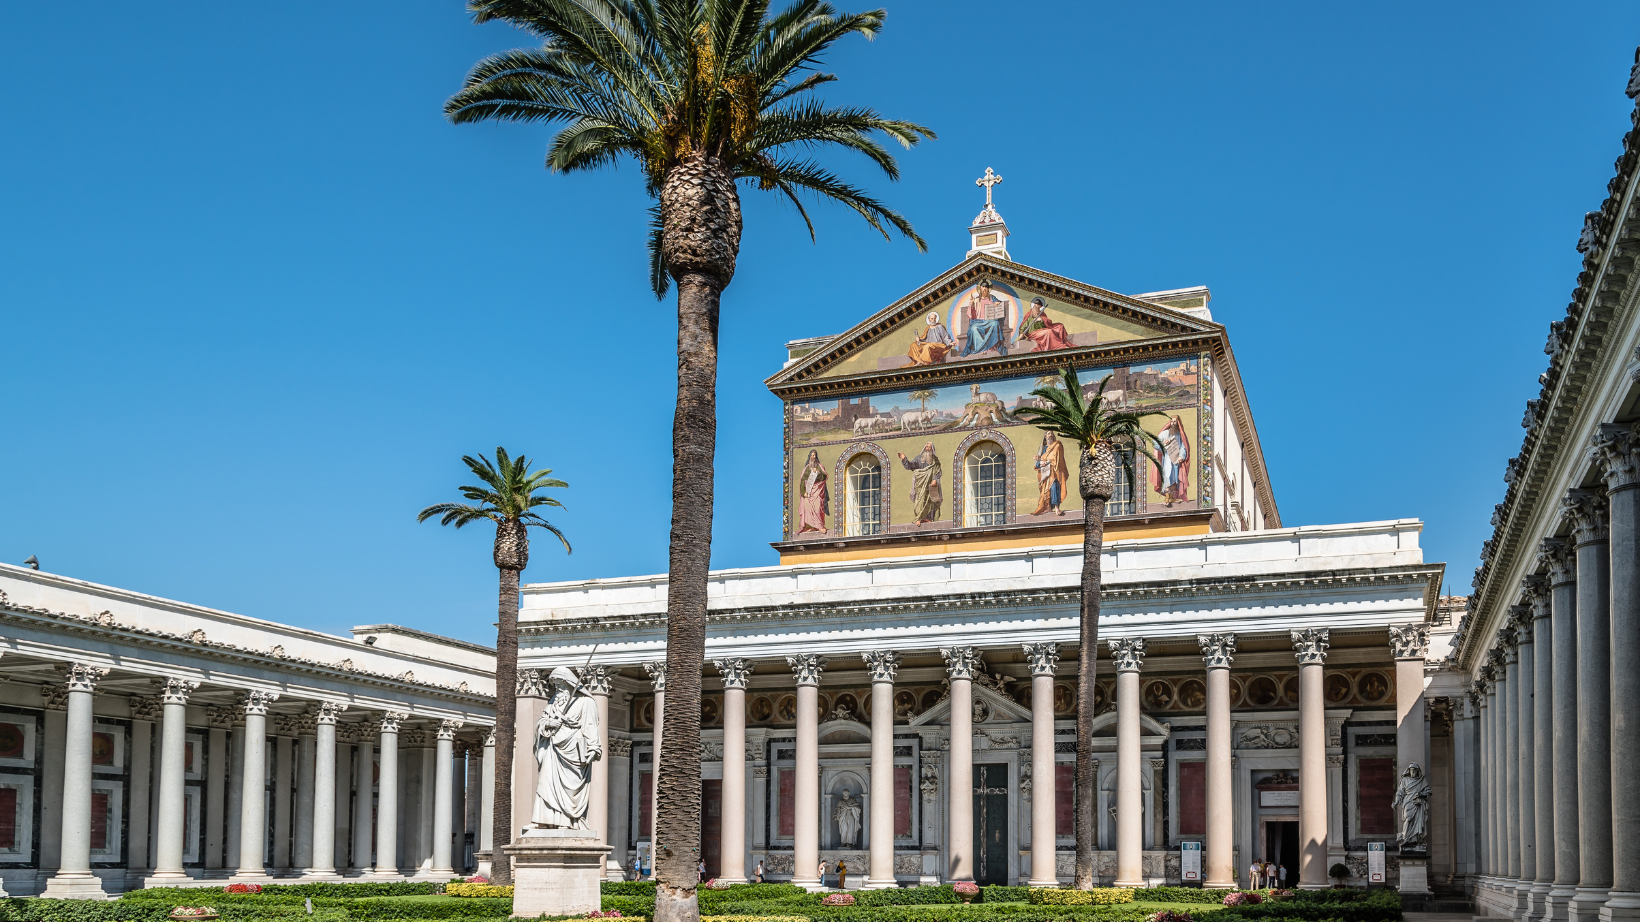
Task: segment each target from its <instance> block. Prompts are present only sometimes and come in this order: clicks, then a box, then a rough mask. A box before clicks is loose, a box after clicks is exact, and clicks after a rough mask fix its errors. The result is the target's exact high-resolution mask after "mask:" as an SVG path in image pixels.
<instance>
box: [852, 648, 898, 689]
mask: <svg viewBox="0 0 1640 922" xmlns="http://www.w3.org/2000/svg"><path fill="white" fill-rule="evenodd" d="M860 659H861V660H862V661H864V662H865V664H866V671H867V672H869V673H871V681H872V683H873V684H876V683H878V682H888V683H890V684H893V682H894V676H895V675H896V674H897V673H898V672H899V671H900V654H898V653H896V652H894V651H893V650H874V651H872V652H870V653H862V654H860Z"/></svg>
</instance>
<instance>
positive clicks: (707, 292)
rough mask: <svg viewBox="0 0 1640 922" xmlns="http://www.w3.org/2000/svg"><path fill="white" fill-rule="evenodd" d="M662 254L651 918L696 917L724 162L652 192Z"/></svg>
mask: <svg viewBox="0 0 1640 922" xmlns="http://www.w3.org/2000/svg"><path fill="white" fill-rule="evenodd" d="M660 206H661V227H662V232H661V255H662V258H663V259H664V260H665V263H666V267H667V270H668V271H669V272H670V273H671V275H672V278H673V280H674V281H675V282H676V283H677V286H678V407H677V412H676V414H675V415H674V416H673V417H672V536H671V548H670V551H671V553H670V559H669V561H668V566H667V595H666V706H665V712H664V714H663V715H662V718H661V722H662V728H663V729H662V731H661V732H662V734H663V738H662V739H661V742H660V758H659V761H658V764H657V765H656V770H655V789H654V797H655V839H656V841H655V842H654V843H653V844H652V846H651V847H652V848H653V849H654V856H655V858H654V860H655V882H656V883H657V884H658V887H657V888H656V892H655V915H654V922H699V919H700V904H699V902H698V901H697V899H696V896H695V885H696V884H697V883H698V882H699V877H698V874H697V872H696V867H697V865H698V863H699V861H700V672H701V667H702V666H703V665H704V661H705V657H706V578H707V572H708V570H709V569H710V567H711V563H712V459H713V454H714V453H715V451H716V447H717V346H718V305H719V298H720V296H721V295H722V293H723V289H724V288H725V287H726V286H727V285H728V284H729V280H730V279H731V278H733V277H734V272H735V259H736V257H737V256H738V255H739V253H740V228H741V223H740V197H739V195H738V194H737V193H736V191H735V183H734V175H733V173H731V172H730V171H729V170H728V169H726V168H725V167H724V165H723V163H722V161H720V160H718V159H717V158H716V157H712V156H710V155H708V154H705V153H699V152H697V153H696V154H694V155H692V156H691V157H689V158H688V159H687V160H685V161H684V162H683V163H681V164H679V165H678V166H676V167H674V168H673V169H672V171H671V172H670V173H668V174H667V177H666V180H665V182H664V183H663V184H662V186H661V194H660Z"/></svg>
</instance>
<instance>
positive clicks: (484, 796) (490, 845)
mask: <svg viewBox="0 0 1640 922" xmlns="http://www.w3.org/2000/svg"><path fill="white" fill-rule="evenodd" d="M479 774H480V777H479V780H478V791H479V803H478V851H480V852H482V853H484V854H486V855H490V856H492V857H491V858H489V859H487V860H480V861H479V865H478V873H480V874H483V875H484V876H485V877H489V876H490V864H491V863H493V862H494V860H495V859H494V857H493V856H494V854H495V825H494V817H495V728H493V727H492V728H490V730H489V732H487V733H485V734H484V757H483V760H482V763H481V768H480V771H479Z"/></svg>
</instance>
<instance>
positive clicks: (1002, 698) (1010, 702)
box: [911, 682, 1031, 730]
mask: <svg viewBox="0 0 1640 922" xmlns="http://www.w3.org/2000/svg"><path fill="white" fill-rule="evenodd" d="M972 690H973V694H974V703H975V704H977V705H979V706H980V711H979V713H980V714H982V715H983V716H984V718H985V719H984V720H981V721H979V722H977V723H975V724H974V728H975V729H976V730H978V729H981V728H983V727H984V726H985V725H986V724H991V723H1008V722H1010V721H1029V720H1030V719H1031V709H1030V708H1028V707H1026V706H1024V705H1022V704H1020V703H1019V702H1018V701H1015V700H1014V699H1012V698H1009V697H1008V696H1006V695H1003V694H1000V693H998V692H996V691H994V690H992V689H990V688H987V687H986V686H984V685H981V684H979V683H978V682H975V683H974V685H973V689H972ZM950 722H951V699H950V698H949V697H946V698H942V699H940V701H939V703H938V704H935V705H934V706H933V707H931V708H929V709H928V710H926V711H924V712H922V713H921V714H918V715H917V716H916V717H914V718H912V720H911V726H913V727H917V726H922V725H924V724H935V725H943V724H949V723H950Z"/></svg>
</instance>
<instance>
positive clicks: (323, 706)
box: [313, 701, 347, 726]
mask: <svg viewBox="0 0 1640 922" xmlns="http://www.w3.org/2000/svg"><path fill="white" fill-rule="evenodd" d="M345 710H347V705H346V704H343V703H341V702H338V701H321V702H319V706H318V708H317V709H316V710H314V712H313V721H314V723H321V724H330V725H332V726H334V725H335V723H336V721H337V720H339V719H341V716H342V712H343V711H345Z"/></svg>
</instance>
